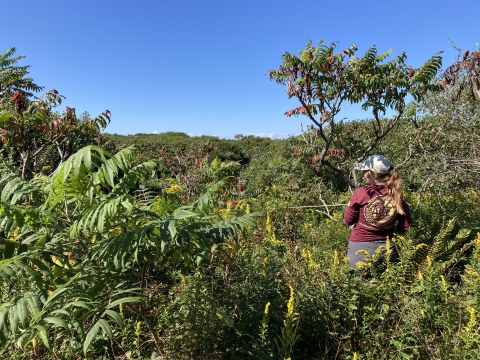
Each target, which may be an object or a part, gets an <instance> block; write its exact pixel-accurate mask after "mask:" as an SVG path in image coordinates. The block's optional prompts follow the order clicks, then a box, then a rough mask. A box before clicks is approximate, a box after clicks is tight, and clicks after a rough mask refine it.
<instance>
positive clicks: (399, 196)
mask: <svg viewBox="0 0 480 360" xmlns="http://www.w3.org/2000/svg"><path fill="white" fill-rule="evenodd" d="M375 177H376V178H380V179H381V181H382V182H384V183H385V185H386V186H387V188H388V195H390V196H391V197H392V198H393V200H395V202H396V203H397V212H398V213H399V214H400V215H404V214H405V211H403V206H402V204H403V202H404V201H405V195H404V191H403V186H402V179H401V178H400V173H399V172H398V170H397V168H394V167H392V168H391V170H390V173H389V174H377V173H375Z"/></svg>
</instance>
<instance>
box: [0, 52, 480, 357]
mask: <svg viewBox="0 0 480 360" xmlns="http://www.w3.org/2000/svg"><path fill="white" fill-rule="evenodd" d="M310 49H311V44H310V45H309V47H307V48H306V51H307V55H301V57H300V60H301V61H304V62H308V61H310V60H312V59H309V58H308V50H310ZM329 49H330V48H327V50H328V51H333V49H331V50H329ZM328 51H327V53H322V52H321V51H319V54H320V55H321V56H320V55H319V59H323V57H322V56H323V55H325V57H327V58H328V56H327V55H326V54H328ZM302 54H303V53H302ZM322 54H323V55H322ZM369 54H370V53H369ZM9 56H11V55H8V54H7V55H6V57H7V58H8V57H9ZM302 56H303V58H302ZM368 56H371V54H370V55H368ZM468 56H469V55H467V57H466V58H462V57H461V58H460V59H459V61H460V62H461V61H464V62H465V61H467V60H469V58H468ZM302 59H303V60H302ZM465 59H466V60H465ZM340 60H341V59H340V58H338V62H340ZM322 61H323V60H322ZM336 61H337V60H336ZM6 64H7V65H5V66H8V63H6ZM372 64H374V62H372ZM297 65H298V64H297ZM312 66H313V65H312ZM335 66H337V67H338V68H339V66H341V64H340V63H336V65H335ZM400 67H401V69H403V70H405V69H404V68H403V65H402V66H400ZM320 69H322V70H323V69H324V67H323V65H322V64H320ZM339 69H340V68H339ZM406 69H407V70H406V72H405V71H404V72H403V73H402V74H403V75H402V74H400V75H399V76H400V77H402V81H410V80H409V76H410V75H409V70H408V67H407V68H406ZM403 70H402V71H403ZM340 71H343V70H341V69H340ZM325 73H327V74H323V75H322V76H327V77H328V76H331V75H332V74H331V71H330V68H327V67H325ZM333 75H334V74H333ZM404 75H405V76H406V77H405V76H404ZM19 76H20V77H22V76H25V74H24V73H22V74H20V75H19ZM410 78H411V77H410ZM328 79H330V78H328ZM328 79H327V80H328ZM328 81H329V83H328V84H327V85H328V86H331V84H332V81H331V79H330V80H328ZM432 81H434V82H436V83H435V86H431V89H430V91H431V92H430V93H428V96H427V97H425V98H423V99H418V101H416V102H412V103H410V104H408V107H407V108H406V109H403V108H402V113H403V114H404V115H402V116H400V117H399V118H398V119H397V120H396V123H395V127H393V128H392V129H391V130H389V131H388V132H387V133H385V134H384V135H382V137H381V139H377V140H378V141H377V140H375V136H377V135H378V131H379V130H378V129H382V127H383V126H389V124H391V122H390V121H391V119H390V120H388V119H381V118H379V119H376V118H374V119H371V120H362V121H351V122H335V124H334V127H335V130H334V131H335V136H334V137H333V138H332V141H331V143H328V144H327V143H325V141H324V140H322V137H321V136H320V137H318V136H317V135H318V132H316V130H315V129H314V128H312V129H309V130H308V131H307V132H306V133H304V134H303V135H302V136H299V137H294V138H290V139H285V140H274V141H272V140H269V139H261V138H256V137H253V136H237V138H236V139H235V140H222V139H218V138H214V137H198V138H197V137H189V136H187V135H186V134H182V133H165V134H149V135H145V134H137V135H132V136H118V135H105V134H100V130H101V127H102V125H101V124H102V123H101V121H100V120H101V119H99V120H97V124H98V126H97V127H94V126H92V127H91V126H89V124H93V123H90V122H89V121H90V120H88V121H87V119H86V118H85V119H83V118H81V119H77V118H76V117H75V118H73V116H75V114H74V113H71V112H68V110H66V112H65V114H58V115H59V116H60V117H61V116H64V117H63V119H67V120H68V119H70V123H71V124H72V125H71V126H75V129H77V130H76V131H72V132H68V131H64V132H62V127H61V126H58V127H56V126H55V125H51V126H48V125H49V124H50V122H51V121H56V119H57V118H58V117H55V118H53V117H50V113H49V112H48V111H46V110H45V112H46V114H44V115H45V116H40V117H32V116H31V115H29V113H28V112H27V113H25V111H27V110H25V109H23V108H22V109H19V106H18V104H17V103H16V102H15V101H14V100H13V99H12V96H13V94H7V95H2V96H3V97H2V99H1V100H2V102H1V104H2V105H1V106H2V107H1V108H0V111H1V112H0V117H2V116H4V117H5V119H6V118H7V117H9V119H12V117H13V118H14V121H16V122H17V123H18V124H20V125H22V124H23V125H28V124H30V122H32V121H39V122H43V123H42V124H44V125H46V126H45V128H44V131H39V132H38V133H35V132H34V133H32V134H33V135H32V136H35V134H38V139H39V142H42V143H44V144H48V145H47V146H45V148H47V147H49V146H51V147H52V149H53V150H56V151H57V152H58V151H59V150H58V147H60V149H64V147H62V146H63V144H69V143H72V144H74V143H75V141H74V140H75V139H77V137H78V136H80V135H81V136H83V137H82V139H84V143H82V147H78V148H71V149H69V150H68V151H69V154H68V156H66V157H65V158H64V159H62V158H61V157H60V156H59V157H55V158H52V159H51V160H50V161H51V164H50V165H49V166H51V167H52V168H51V169H50V170H49V169H45V170H44V171H38V172H36V171H34V172H33V173H30V172H29V173H28V174H27V175H28V176H27V175H26V172H27V170H26V169H35V166H38V164H36V163H35V161H33V160H32V162H30V163H28V164H29V165H28V166H24V165H25V164H26V163H24V162H22V157H21V156H13V155H12V151H13V150H14V147H18V148H20V150H22V149H23V151H30V150H28V147H26V148H23V147H22V144H19V143H17V144H10V143H8V142H7V138H6V137H5V140H3V148H2V155H3V159H4V161H3V163H2V166H1V169H0V173H1V176H0V182H1V184H0V186H1V189H2V190H1V193H0V231H1V233H0V290H1V299H0V354H1V356H2V358H5V359H30V358H31V359H33V358H35V359H52V358H53V359H78V358H81V359H128V358H130V359H432V358H434V359H438V358H442V359H443V358H446V359H447V358H448V359H450V358H451V359H477V358H479V357H480V353H479V350H478V349H479V345H480V344H479V343H480V322H479V320H478V312H479V311H480V303H479V295H480V235H478V234H479V233H480V211H479V206H480V197H479V195H478V193H479V191H480V190H479V189H478V181H476V178H477V175H476V174H477V169H478V164H480V162H479V159H478V155H477V154H478V152H477V151H476V143H477V142H476V134H477V129H478V124H479V122H478V120H479V116H478V110H477V109H476V107H474V106H472V99H471V97H469V94H467V93H464V94H462V93H461V92H459V91H458V86H461V82H457V83H456V84H454V85H452V87H450V88H448V89H446V90H445V91H443V92H435V91H434V90H435V89H437V88H439V87H440V86H439V85H438V84H440V83H441V81H442V79H440V78H439V79H437V80H436V79H433V80H432ZM12 83H13V82H12ZM17 83H18V82H17ZM302 84H303V83H302ZM302 86H303V85H302ZM372 86H373V85H372ZM347 90H348V89H347ZM452 94H460V95H459V96H457V99H456V101H453V102H452V97H451V96H452ZM357 95H358V96H361V94H357ZM474 95H475V94H474ZM17 98H18V97H17ZM377 100H378V99H377ZM473 100H474V101H473V104H475V103H476V102H475V101H477V102H478V98H474V99H473ZM28 101H30V100H28V98H26V99H25V101H24V103H28ZM369 101H373V100H372V99H369ZM17 102H18V100H17ZM32 102H33V100H32ZM374 105H375V104H374ZM377 105H378V104H377ZM372 106H373V105H372ZM42 114H43V113H42ZM300 115H301V112H300ZM320 116H321V114H320ZM49 121H50V122H49ZM384 121H385V122H384ZM327 122H328V119H327ZM67 123H68V121H67ZM2 124H3V125H2V126H4V128H3V129H4V130H5V131H14V130H15V127H12V128H8V127H7V125H8V124H9V123H8V122H4V123H2ZM61 124H62V123H61ZM61 124H59V125H61ZM82 124H83V125H82ZM77 125H78V126H77ZM85 125H87V126H85ZM383 129H385V128H383ZM56 134H57V135H62V136H64V137H61V136H59V137H58V140H59V141H60V142H59V144H58V145H56V144H55V142H54V141H51V140H52V136H53V138H55V137H57V136H56ZM79 134H80V135H79ZM359 134H363V135H362V136H366V137H367V140H368V139H373V140H374V142H375V146H374V148H372V152H380V153H384V154H385V155H387V156H388V157H389V158H390V159H391V160H392V162H393V163H394V164H398V165H399V169H400V171H401V173H402V175H403V179H404V182H405V187H406V189H407V201H408V202H409V204H410V207H411V209H412V213H413V214H412V216H413V218H414V225H413V226H412V229H411V230H410V231H409V232H408V233H407V234H406V235H404V236H402V237H400V236H399V237H396V238H395V239H392V241H391V243H390V244H389V246H394V244H395V246H396V247H397V250H398V253H399V259H398V260H396V261H394V259H390V258H389V257H387V261H386V262H385V263H381V264H380V263H378V262H377V261H376V259H375V258H372V259H370V260H369V261H367V263H366V264H365V268H363V269H362V270H353V269H350V268H349V267H348V262H347V261H346V259H345V254H346V247H347V242H348V240H347V239H348V236H349V232H350V229H349V228H348V227H346V226H345V225H344V224H343V222H342V214H343V209H344V206H345V204H346V203H347V202H348V199H349V197H350V194H351V187H350V186H351V181H348V180H347V179H345V176H347V177H350V176H352V174H351V173H349V172H348V169H350V168H351V166H352V164H353V163H354V162H355V161H356V160H357V155H358V153H357V152H355V151H353V150H354V149H355V146H353V145H352V141H353V140H355V139H358V138H359ZM376 134H377V135H376ZM327 140H328V139H327ZM312 141H316V143H315V144H316V145H315V144H313V143H312ZM362 141H363V142H364V143H362V144H363V145H362V149H365V148H366V147H368V145H366V143H367V141H366V140H365V139H363V140H362ZM99 144H100V145H102V146H98V145H99ZM322 144H323V145H322ZM84 145H88V146H86V147H84ZM313 145H314V146H313ZM357 145H358V143H357ZM322 146H325V148H323V147H322ZM329 146H330V147H329ZM25 149H26V150H25ZM324 149H326V151H323V150H324ZM330 150H331V151H330ZM342 150H343V151H342ZM319 151H320V152H319ZM29 159H32V158H29ZM29 161H30V160H29ZM326 161H328V163H326ZM57 166H58V167H57ZM332 166H333V167H335V168H336V169H337V170H335V169H332ZM345 169H347V171H346V170H345ZM46 170H49V171H46ZM340 170H341V171H340ZM28 171H30V170H28ZM22 175H23V176H22ZM350 180H352V178H350ZM387 250H388V249H387Z"/></svg>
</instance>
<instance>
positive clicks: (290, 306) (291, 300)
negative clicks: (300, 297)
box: [287, 285, 295, 316]
mask: <svg viewBox="0 0 480 360" xmlns="http://www.w3.org/2000/svg"><path fill="white" fill-rule="evenodd" d="M288 287H289V288H290V298H289V299H288V302H287V316H292V315H293V311H294V308H295V292H294V290H293V287H292V286H291V285H288Z"/></svg>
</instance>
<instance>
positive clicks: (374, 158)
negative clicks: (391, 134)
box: [353, 155, 392, 174]
mask: <svg viewBox="0 0 480 360" xmlns="http://www.w3.org/2000/svg"><path fill="white" fill-rule="evenodd" d="M353 168H354V169H355V170H371V171H373V172H376V173H378V174H388V173H389V172H390V170H391V168H392V164H390V161H388V160H387V158H386V157H385V156H383V155H370V156H369V157H368V158H367V160H365V161H364V162H363V163H355V164H354V165H353Z"/></svg>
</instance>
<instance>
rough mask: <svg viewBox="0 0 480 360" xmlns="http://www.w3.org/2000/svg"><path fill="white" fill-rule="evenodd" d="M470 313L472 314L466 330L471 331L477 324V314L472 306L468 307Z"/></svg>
mask: <svg viewBox="0 0 480 360" xmlns="http://www.w3.org/2000/svg"><path fill="white" fill-rule="evenodd" d="M467 311H468V313H469V314H470V318H469V320H468V324H467V327H466V328H465V332H466V333H469V332H471V331H472V330H473V329H474V328H475V327H476V325H477V316H476V312H475V309H474V308H473V307H471V306H469V307H468V309H467Z"/></svg>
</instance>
